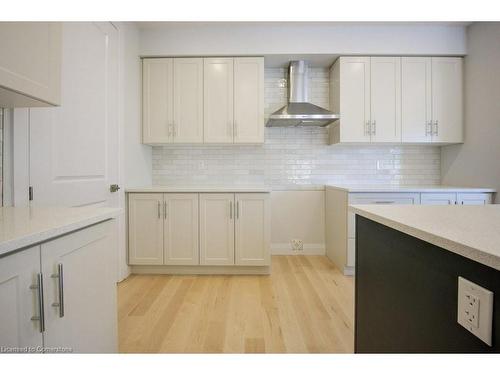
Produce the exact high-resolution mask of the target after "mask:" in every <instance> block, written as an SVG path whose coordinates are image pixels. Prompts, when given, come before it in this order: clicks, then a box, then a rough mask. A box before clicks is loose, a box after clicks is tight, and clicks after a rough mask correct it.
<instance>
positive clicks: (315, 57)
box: [0, 21, 500, 354]
mask: <svg viewBox="0 0 500 375" xmlns="http://www.w3.org/2000/svg"><path fill="white" fill-rule="evenodd" d="M0 35H1V36H2V37H1V38H0V49H1V50H2V51H9V52H10V53H4V54H2V57H1V58H0V68H1V70H0V107H1V108H3V110H2V131H3V137H2V151H3V152H2V176H3V177H2V196H3V207H2V208H1V212H2V221H1V223H0V233H1V236H0V295H1V296H2V297H1V299H2V305H1V311H0V316H1V318H0V332H1V335H0V346H2V348H12V349H11V351H12V352H15V351H16V349H15V348H21V349H22V348H28V349H26V350H28V352H29V350H31V349H30V348H37V347H38V348H41V349H39V351H44V352H46V353H51V352H57V351H63V352H64V351H67V352H73V353H240V354H241V353H431V352H433V353H451V352H459V353H464V352H465V353H468V352H480V353H486V352H494V353H498V352H499V351H500V347H499V344H498V339H499V337H500V331H499V328H498V327H499V325H498V319H499V315H498V314H499V313H498V311H500V307H499V305H498V304H499V303H500V302H498V299H497V298H494V297H493V295H494V294H495V293H498V292H500V287H499V280H500V277H499V274H498V272H499V269H500V267H499V259H500V252H499V250H498V247H497V246H496V245H495V244H496V243H497V240H498V239H499V238H498V235H499V233H500V232H499V231H498V220H499V219H498V207H499V206H498V205H496V204H495V203H498V202H499V197H498V194H497V191H498V189H499V188H500V180H499V178H500V171H499V167H498V160H500V158H499V156H500V155H499V154H498V149H499V148H498V141H499V138H500V134H499V133H498V129H497V128H498V127H497V126H496V125H497V118H498V108H497V106H496V103H497V102H498V91H497V90H496V88H497V87H498V85H497V83H498V82H497V81H498V76H499V75H498V64H497V61H498V60H497V59H498V58H500V49H499V48H489V46H492V45H495V43H496V41H497V38H498V36H499V35H500V24H499V23H497V22H487V23H484V22H427V23H412V22H410V23H402V22H401V23H389V22H383V23H378V24H374V23H338V22H326V23H325V22H317V23H314V22H305V23H293V22H284V23H278V22H270V23H265V22H261V23H259V22H256V23H250V22H239V23H238V22H212V23H210V22H147V21H141V22H38V23H29V22H28V23H19V22H17V23H16V22H13V23H8V22H1V23H0ZM265 36H271V37H270V38H266V37H265ZM346 36H348V37H346ZM497 44H498V43H497ZM27 46H28V47H29V48H26V47H27ZM33 61H36V64H33V63H32V62H33ZM495 172H496V173H495ZM465 206H467V207H465ZM469 206H473V207H469ZM419 215H420V216H419ZM427 222H428V223H430V224H427ZM424 243H425V245H424ZM398 244H399V245H398ZM403 245H404V246H403ZM431 245H432V246H433V248H432V252H431V250H430V247H431ZM415 248H417V249H419V251H420V253H422V254H421V255H418V256H421V258H419V257H418V256H417V255H415V254H420V253H418V252H415V250H414V249H415ZM463 249H466V250H463ZM427 251H429V254H428V253H427ZM452 256H453V258H452ZM358 259H359V262H358ZM424 262H425V263H424ZM424 264H425V265H427V264H432V267H431V266H426V267H423V265H424ZM452 265H453V267H455V268H454V271H453V272H451V270H450V269H451V267H452ZM417 269H418V270H421V271H422V272H420V273H418V274H417V273H416V272H414V270H417ZM424 271H425V272H426V273H425V275H424ZM457 272H458V273H457ZM427 273H428V274H427ZM89 275H92V277H91V278H89V277H88V276H89ZM404 275H412V277H411V278H409V279H405V277H404ZM459 277H461V278H462V279H463V280H465V281H463V282H462V281H461V282H460V284H459V280H461V279H459ZM89 279H90V280H89ZM426 280H427V282H426ZM431 282H434V283H435V284H434V285H435V288H433V285H431V284H430V283H431ZM462 284H463V285H466V287H467V288H472V289H470V290H472V292H470V293H469V292H463V293H462V289H459V288H460V285H462ZM395 285H400V286H401V290H400V289H398V288H396V287H395ZM417 285H418V288H417V287H416V286H417ZM403 286H404V287H405V288H404V290H403ZM438 287H439V288H438ZM408 288H415V291H414V292H413V293H414V295H415V296H416V297H415V298H414V299H411V298H405V297H404V296H405V293H406V291H407V290H408ZM468 290H469V289H468ZM378 293H379V294H378ZM377 294H378V297H377V298H378V299H379V300H380V301H382V300H383V301H386V303H385V304H382V303H377V298H375V297H374V296H375V295H377ZM394 296H397V297H394ZM444 296H446V303H444V302H443V303H442V304H440V303H438V301H439V300H440V297H443V301H444ZM461 296H462V297H463V298H465V296H469V297H471V296H473V298H477V299H478V301H479V299H480V301H479V302H477V304H476V305H475V307H474V308H477V310H474V311H473V312H472V313H473V314H475V315H477V314H480V317H481V318H480V319H479V320H477V319H476V317H475V318H474V320H473V321H467V319H465V320H464V319H462V315H461V314H465V313H470V311H471V310H470V309H469V308H468V307H466V306H465V307H464V306H462V302H461V300H459V298H461ZM417 297H418V298H417ZM4 301H5V303H4ZM391 303H394V304H397V303H400V304H401V305H400V308H399V309H395V308H393V307H389V308H385V306H389V305H390V304H391ZM373 306H377V308H375V307H373ZM457 309H458V312H457ZM423 311H428V312H432V314H434V315H429V316H428V317H426V318H425V319H422V322H420V321H419V318H418V317H419V315H421V314H423ZM417 312H418V314H417ZM475 315H474V316H475ZM433 316H436V319H437V317H439V319H440V320H434V319H433ZM96 322H98V324H97V323H96ZM412 322H413V323H412ZM391 324H393V325H394V327H398V329H397V330H396V331H395V332H391V330H390V329H387V328H388V327H389V326H391ZM407 325H409V326H414V327H418V329H417V328H415V329H406V328H405V327H406V326H407ZM425 327H432V329H431V330H430V331H429V332H428V331H427V330H426V328H425ZM429 329H430V328H429ZM440 329H442V330H443V332H441V331H440ZM402 332H404V333H402ZM432 332H435V333H436V334H437V335H439V339H435V338H433V337H432ZM458 343H460V344H458ZM21 349H19V351H22V350H21ZM5 350H9V349H5Z"/></svg>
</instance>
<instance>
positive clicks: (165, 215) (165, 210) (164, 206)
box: [163, 201, 168, 219]
mask: <svg viewBox="0 0 500 375" xmlns="http://www.w3.org/2000/svg"><path fill="white" fill-rule="evenodd" d="M167 209H168V206H167V202H166V201H165V202H163V218H164V219H166V218H167Z"/></svg>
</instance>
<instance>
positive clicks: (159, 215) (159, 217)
mask: <svg viewBox="0 0 500 375" xmlns="http://www.w3.org/2000/svg"><path fill="white" fill-rule="evenodd" d="M160 210H161V209H160V201H158V219H161V213H160Z"/></svg>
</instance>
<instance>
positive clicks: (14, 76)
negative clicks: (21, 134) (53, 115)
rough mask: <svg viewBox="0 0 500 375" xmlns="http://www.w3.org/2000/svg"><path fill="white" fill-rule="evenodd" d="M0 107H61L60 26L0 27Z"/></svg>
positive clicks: (5, 24) (13, 24) (21, 24)
mask: <svg viewBox="0 0 500 375" xmlns="http://www.w3.org/2000/svg"><path fill="white" fill-rule="evenodd" d="M0 35H1V37H0V51H2V53H0V107H7V108H9V107H39V106H42V107H44V106H50V105H59V104H60V103H61V61H62V58H61V47H62V24H61V23H60V22H1V23H0Z"/></svg>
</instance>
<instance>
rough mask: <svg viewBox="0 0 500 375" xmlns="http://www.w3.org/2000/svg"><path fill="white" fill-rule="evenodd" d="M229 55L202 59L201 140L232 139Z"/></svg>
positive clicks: (231, 92)
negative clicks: (202, 133) (202, 130)
mask: <svg viewBox="0 0 500 375" xmlns="http://www.w3.org/2000/svg"><path fill="white" fill-rule="evenodd" d="M233 77H234V72H233V59H232V58H210V59H208V58H205V59H203V80H204V85H203V92H204V96H203V97H204V106H203V120H204V136H203V139H204V142H205V143H233V124H234V119H233V88H234V78H233Z"/></svg>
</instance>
